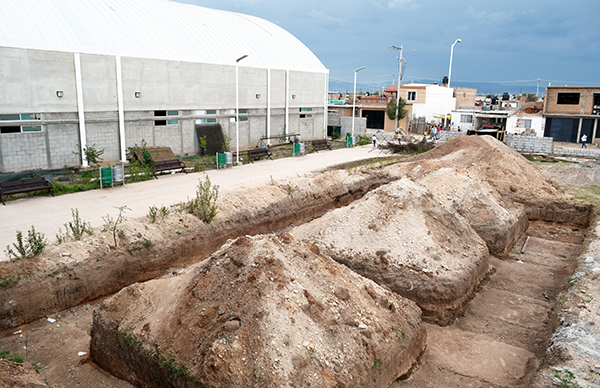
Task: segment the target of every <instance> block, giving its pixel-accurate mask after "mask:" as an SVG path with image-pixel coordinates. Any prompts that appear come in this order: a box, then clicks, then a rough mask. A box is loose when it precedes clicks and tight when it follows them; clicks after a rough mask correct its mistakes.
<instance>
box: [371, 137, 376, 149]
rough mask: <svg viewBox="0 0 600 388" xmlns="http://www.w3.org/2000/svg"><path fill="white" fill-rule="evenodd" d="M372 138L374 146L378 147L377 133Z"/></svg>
mask: <svg viewBox="0 0 600 388" xmlns="http://www.w3.org/2000/svg"><path fill="white" fill-rule="evenodd" d="M371 140H373V147H377V144H376V143H377V137H376V136H375V135H373V137H371Z"/></svg>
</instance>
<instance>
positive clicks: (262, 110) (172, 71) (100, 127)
mask: <svg viewBox="0 0 600 388" xmlns="http://www.w3.org/2000/svg"><path fill="white" fill-rule="evenodd" d="M119 60H120V63H121V69H122V72H121V74H122V93H123V107H124V132H125V144H124V145H121V144H120V139H119V112H118V96H119V90H118V82H117V79H118V76H119V74H117V63H118V61H119ZM80 63H81V80H82V91H83V93H82V96H81V97H82V100H83V107H84V112H85V114H84V117H85V127H86V136H85V137H86V138H85V139H83V144H87V145H92V144H95V147H96V148H98V149H104V150H105V151H104V155H103V157H104V160H105V162H116V161H118V160H119V159H120V157H121V149H122V148H123V147H125V148H126V147H131V146H133V145H135V144H141V142H142V139H143V140H145V141H146V142H147V144H148V145H150V146H168V147H171V149H172V150H173V152H174V153H175V154H178V155H183V154H195V153H198V152H199V144H198V140H197V138H196V134H195V124H196V119H197V118H200V117H201V116H198V115H196V111H198V110H217V112H218V113H217V115H214V116H211V117H212V118H216V119H217V121H218V122H219V123H221V124H222V126H223V129H224V131H225V132H226V133H227V134H228V135H229V136H230V137H231V139H232V145H233V144H235V120H234V121H233V122H232V117H234V116H235V114H234V113H235V111H233V112H232V110H234V109H235V106H236V104H235V95H236V93H235V85H236V82H235V80H236V78H235V74H236V67H235V66H234V65H231V66H221V65H211V64H204V63H192V62H178V61H167V60H157V59H145V58H129V57H122V58H117V57H114V56H110V55H91V54H81V55H80ZM238 71H239V107H240V109H247V110H248V113H247V114H243V116H245V117H247V119H248V120H247V121H241V120H240V123H239V124H240V125H239V131H240V137H239V142H240V148H241V149H245V148H249V147H253V146H254V145H255V144H256V143H257V142H258V141H259V139H260V138H261V137H264V136H266V135H267V107H268V104H269V88H270V97H271V98H270V106H271V135H276V134H282V133H283V131H284V127H285V113H286V109H285V108H286V104H288V105H289V127H288V128H287V129H286V132H287V133H301V134H302V136H303V138H306V139H311V138H322V137H323V133H324V131H325V128H326V117H325V112H324V106H325V98H326V85H325V81H326V77H327V75H326V74H324V73H311V72H300V71H286V70H281V69H272V70H270V71H269V70H268V69H261V68H249V67H245V66H243V62H241V63H240V66H239V68H238ZM269 73H270V76H269ZM288 84H289V90H288ZM76 85H77V80H76V74H75V55H74V54H72V53H61V52H52V51H42V50H25V49H14V48H5V47H0V114H19V113H20V114H24V113H27V114H30V113H36V114H37V113H39V114H41V120H36V122H35V125H41V126H42V129H43V130H42V132H40V133H14V134H11V133H1V134H0V171H3V172H8V171H19V170H24V169H31V168H54V167H63V166H64V165H68V166H75V165H79V164H80V158H79V156H77V155H73V151H76V150H77V144H81V143H82V140H81V139H79V137H80V135H79V114H78V98H77V97H78V96H77V92H76ZM58 90H60V91H63V94H64V95H63V96H62V97H58V96H57V94H56V92H57V91H58ZM136 92H139V93H140V94H139V97H136V96H135V94H136ZM286 92H287V94H286ZM301 108H312V111H310V112H301ZM157 110H176V111H178V113H179V115H178V116H169V119H170V120H178V123H177V124H175V125H165V126H157V125H155V120H156V118H155V117H154V112H155V111H157ZM301 114H304V115H305V117H303V118H301V117H300V115H301ZM20 124H26V123H23V122H19V123H14V122H6V121H4V122H2V123H0V127H2V126H5V127H6V126H14V125H20ZM29 125H31V124H29Z"/></svg>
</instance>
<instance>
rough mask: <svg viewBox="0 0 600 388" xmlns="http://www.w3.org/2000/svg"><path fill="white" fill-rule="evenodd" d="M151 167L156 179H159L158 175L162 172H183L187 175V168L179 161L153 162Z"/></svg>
mask: <svg viewBox="0 0 600 388" xmlns="http://www.w3.org/2000/svg"><path fill="white" fill-rule="evenodd" d="M151 165H152V168H154V177H155V178H156V179H158V177H157V176H156V173H157V172H161V171H169V170H181V171H183V172H185V173H186V174H187V172H186V171H185V168H186V167H187V166H186V165H185V163H183V162H182V161H181V160H179V159H171V160H161V161H159V162H152V163H151Z"/></svg>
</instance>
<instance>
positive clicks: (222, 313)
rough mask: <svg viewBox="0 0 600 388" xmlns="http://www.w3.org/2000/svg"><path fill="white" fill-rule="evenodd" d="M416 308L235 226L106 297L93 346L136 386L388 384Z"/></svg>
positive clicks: (318, 257)
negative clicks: (198, 257)
mask: <svg viewBox="0 0 600 388" xmlns="http://www.w3.org/2000/svg"><path fill="white" fill-rule="evenodd" d="M420 313H421V312H420V310H419V308H418V307H417V306H416V305H415V304H414V303H413V302H411V301H409V300H407V299H405V298H403V297H401V296H398V295H395V294H394V293H392V292H390V291H387V290H385V289H383V288H382V287H380V286H378V285H377V284H375V283H373V282H372V281H370V280H368V279H365V278H363V277H361V276H359V275H357V274H355V273H354V272H352V271H351V270H349V269H348V268H346V267H345V266H343V265H340V264H338V263H336V262H335V261H333V260H331V259H330V258H328V257H325V256H323V255H322V254H320V253H319V250H318V248H317V247H316V246H314V245H312V244H306V243H303V242H299V241H296V240H295V239H293V238H292V237H291V236H290V235H289V234H283V235H281V236H279V237H276V236H274V235H259V236H255V237H240V238H238V239H236V240H230V241H229V242H228V243H227V244H225V245H224V246H223V247H222V248H221V249H220V250H219V251H217V252H216V253H214V254H213V255H212V256H211V257H210V258H209V259H207V260H205V261H204V262H202V263H199V264H196V265H193V266H191V267H188V268H187V269H185V270H181V272H180V273H173V274H172V275H170V276H167V277H164V278H161V279H158V280H153V281H149V282H146V283H138V284H134V285H132V286H129V287H127V288H125V289H123V290H122V291H120V292H119V293H118V294H116V295H114V296H112V297H111V298H109V299H107V300H106V301H105V302H104V303H103V305H102V306H101V308H99V309H98V310H97V311H96V312H95V313H94V323H93V329H92V334H91V337H92V340H91V356H92V359H93V360H94V361H95V362H96V363H97V364H99V365H100V366H102V367H103V368H105V369H106V370H108V371H110V372H111V373H112V374H114V375H116V376H119V377H121V378H123V379H126V380H128V381H130V382H131V383H132V384H134V385H137V386H152V387H176V386H177V387H192V386H194V387H198V386H200V387H209V386H215V387H217V386H218V387H221V386H227V387H332V388H333V387H336V388H337V387H388V386H389V385H390V384H391V383H392V382H393V381H394V380H395V379H396V378H398V377H400V376H402V375H404V374H407V373H408V372H409V371H410V370H411V368H412V367H413V366H414V365H415V363H416V361H417V359H418V357H419V355H420V354H421V353H422V351H423V350H424V348H425V341H426V333H425V329H424V327H423V326H422V324H421V319H420Z"/></svg>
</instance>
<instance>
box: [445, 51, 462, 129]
mask: <svg viewBox="0 0 600 388" xmlns="http://www.w3.org/2000/svg"><path fill="white" fill-rule="evenodd" d="M460 42H461V40H460V39H456V40H455V41H454V43H452V47H451V48H450V67H449V69H448V89H450V80H451V79H452V55H453V54H454V45H456V44H457V43H460ZM447 125H448V112H446V115H445V116H444V127H446V129H448V126H447Z"/></svg>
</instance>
